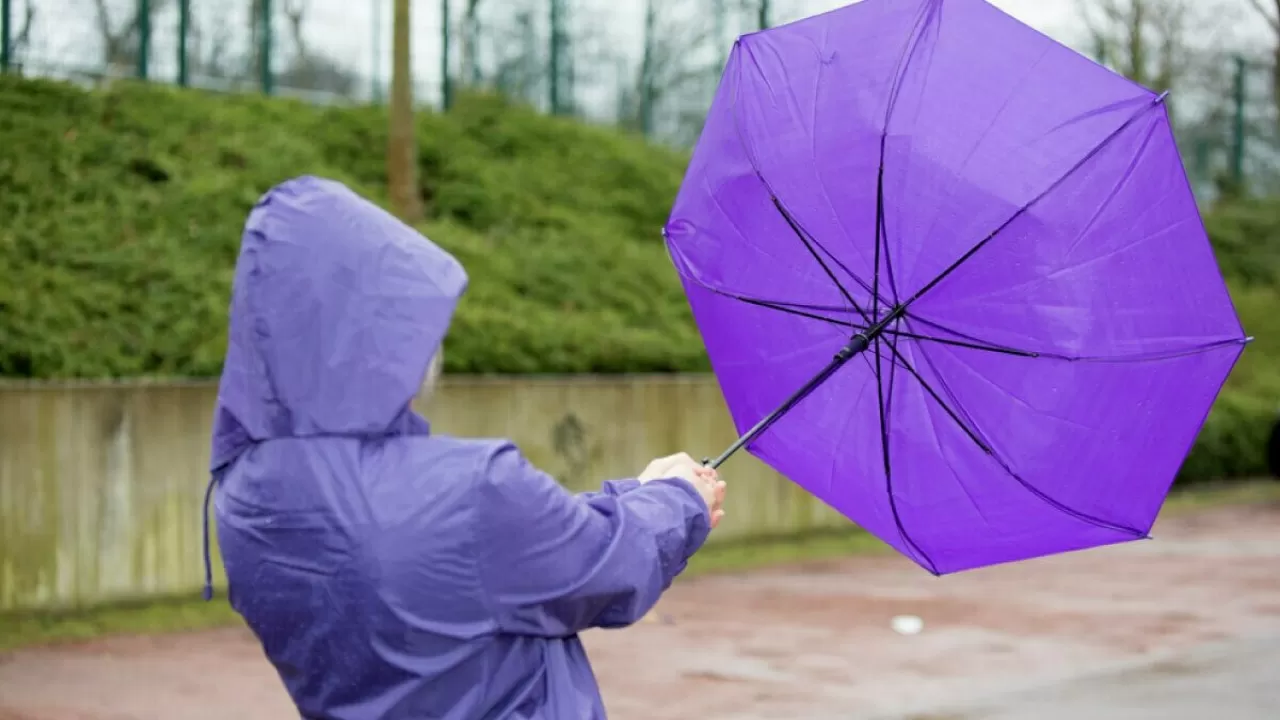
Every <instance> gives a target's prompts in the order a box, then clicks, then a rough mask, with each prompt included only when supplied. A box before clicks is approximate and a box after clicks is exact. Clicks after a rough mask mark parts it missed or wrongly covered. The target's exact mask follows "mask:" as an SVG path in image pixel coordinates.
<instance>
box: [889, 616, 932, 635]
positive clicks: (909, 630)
mask: <svg viewBox="0 0 1280 720" xmlns="http://www.w3.org/2000/svg"><path fill="white" fill-rule="evenodd" d="M889 626H890V627H892V628H893V631H894V632H896V633H898V634H899V635H915V634H917V633H919V632H920V631H921V630H923V629H924V620H921V619H920V618H919V617H917V616H915V615H898V616H896V617H894V618H893V620H891V621H889Z"/></svg>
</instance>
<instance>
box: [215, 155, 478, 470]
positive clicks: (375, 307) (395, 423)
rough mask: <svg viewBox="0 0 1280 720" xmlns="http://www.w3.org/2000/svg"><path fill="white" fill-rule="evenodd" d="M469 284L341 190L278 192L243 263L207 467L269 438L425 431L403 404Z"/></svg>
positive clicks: (267, 201)
mask: <svg viewBox="0 0 1280 720" xmlns="http://www.w3.org/2000/svg"><path fill="white" fill-rule="evenodd" d="M466 287H467V275H466V272H465V271H464V270H463V268H462V265H460V264H459V263H458V261H457V260H455V259H454V258H453V257H452V256H450V255H449V254H448V253H447V252H445V251H444V250H442V249H441V248H439V247H437V246H436V245H435V244H433V243H431V242H429V241H428V240H427V239H426V238H424V237H423V236H422V235H420V234H419V233H418V232H417V231H416V230H414V229H413V228H411V227H409V226H407V225H405V224H404V223H402V222H400V221H399V220H398V219H396V218H395V217H394V216H392V215H391V214H389V213H387V212H385V211H383V210H382V209H381V208H379V207H377V206H376V205H374V204H372V203H370V202H369V201H367V200H365V199H364V198H362V197H360V196H359V195H357V194H355V193H354V192H352V191H351V190H349V189H348V188H346V187H345V186H343V185H341V184H340V183H337V182H333V181H331V180H324V179H320V178H314V177H302V178H298V179H295V180H291V181H288V182H285V183H283V184H281V185H279V186H277V187H275V188H274V189H272V190H271V191H270V192H268V193H267V194H266V195H265V196H264V197H263V198H262V200H260V201H259V202H258V204H257V206H256V207H255V208H254V209H253V211H252V212H251V213H250V215H249V219H248V221H247V222H246V224H245V229H244V236H243V240H242V242H241V248H240V259H239V261H238V262H237V265H236V275H235V282H234V287H233V290H232V300H231V322H230V331H229V345H228V349H227V358H226V363H225V367H224V370H223V374H222V381H221V386H220V387H219V390H218V407H217V414H216V416H215V428H214V433H213V448H212V454H211V466H212V467H211V470H214V471H216V470H217V469H218V468H220V467H222V466H224V465H226V464H227V463H229V462H231V461H232V460H234V459H235V458H236V456H237V455H239V453H241V452H243V451H244V449H245V448H246V447H248V446H249V445H250V443H253V442H258V441H262V440H267V439H271V438H284V437H308V436H320V435H335V436H360V437H371V436H376V435H382V434H387V433H395V432H412V431H413V430H414V428H415V427H419V423H420V420H419V419H418V418H415V417H414V416H413V414H412V412H410V410H409V403H410V402H411V401H412V400H413V397H414V395H415V394H416V393H417V391H418V388H419V387H420V386H421V384H422V379H423V376H424V374H425V373H426V369H427V365H428V363H429V362H430V360H431V356H432V355H433V354H434V353H435V351H436V349H437V348H438V347H439V346H440V343H441V342H442V341H443V339H444V336H445V334H446V333H447V332H448V329H449V322H450V320H451V319H452V317H453V311H454V308H455V307H456V306H457V303H458V299H459V298H460V297H461V296H462V294H463V292H464V291H465V290H466ZM419 429H421V428H420V427H419Z"/></svg>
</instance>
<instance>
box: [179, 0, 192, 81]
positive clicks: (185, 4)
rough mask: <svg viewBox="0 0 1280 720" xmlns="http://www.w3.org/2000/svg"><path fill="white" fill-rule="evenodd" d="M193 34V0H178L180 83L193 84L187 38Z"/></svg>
mask: <svg viewBox="0 0 1280 720" xmlns="http://www.w3.org/2000/svg"><path fill="white" fill-rule="evenodd" d="M190 34H191V0H178V84H179V85H181V86H182V87H187V86H188V85H190V84H191V74H190V73H191V69H190V67H189V66H188V62H189V61H188V59H187V38H188V36H189V35H190Z"/></svg>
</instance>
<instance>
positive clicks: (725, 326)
mask: <svg viewBox="0 0 1280 720" xmlns="http://www.w3.org/2000/svg"><path fill="white" fill-rule="evenodd" d="M774 198H776V200H777V204H775V202H774ZM784 211H785V212H784ZM788 216H789V217H790V218H791V220H792V221H794V227H792V225H791V224H789V222H788ZM665 235H666V237H667V245H668V248H669V250H670V252H671V255H672V258H673V260H674V262H675V264H676V267H677V270H678V271H679V274H680V277H681V278H682V280H683V282H684V286H685V289H686V291H687V293H688V296H689V300H690V303H691V305H692V308H693V311H694V314H695V316H696V318H697V322H698V325H699V327H700V329H701V331H702V334H703V337H704V338H705V341H706V344H707V348H708V352H709V353H710V356H711V361H712V365H713V367H714V369H715V372H716V374H717V376H718V377H719V379H720V383H721V386H722V389H723V391H724V395H725V397H726V400H727V402H728V404H729V407H730V410H731V412H732V415H733V418H734V421H735V422H736V424H737V426H738V428H739V430H740V431H745V430H746V429H747V428H749V427H751V426H752V425H754V424H755V423H756V422H757V421H758V420H760V419H761V418H763V417H765V416H766V415H767V414H768V413H769V412H770V411H772V410H773V409H774V408H775V407H777V406H778V405H779V404H780V403H782V402H783V400H784V399H785V398H786V397H787V396H788V395H789V394H791V393H792V392H793V391H795V390H796V389H797V388H800V387H801V386H802V385H803V384H804V383H805V382H806V381H807V380H808V379H809V378H810V377H813V376H814V375H815V374H816V373H817V372H818V371H819V370H820V369H821V368H822V367H823V366H825V365H826V364H827V363H828V362H829V361H830V360H831V359H832V357H833V355H834V354H835V353H836V352H837V351H839V350H840V349H841V348H842V347H844V346H845V345H846V344H847V343H849V342H850V338H851V336H852V335H853V334H854V333H855V332H858V331H859V329H860V328H869V327H872V326H874V325H876V324H877V323H880V322H886V323H887V324H885V326H884V331H883V333H882V334H880V335H879V336H878V337H877V338H876V339H875V341H874V342H873V343H872V346H871V348H870V349H869V350H867V351H866V352H864V353H862V354H861V355H860V356H858V357H855V358H854V359H853V360H851V361H849V362H848V363H847V364H845V365H844V366H842V367H841V368H840V369H839V370H838V371H837V372H836V373H835V374H834V376H832V377H831V378H830V379H829V380H827V381H826V382H825V383H824V384H823V385H822V386H820V387H819V389H817V390H816V391H815V392H813V393H812V394H811V395H809V396H808V397H807V398H805V399H804V400H803V401H802V402H800V404H799V405H798V406H796V407H795V408H794V409H792V410H791V411H790V412H789V413H787V414H786V415H784V416H783V417H782V419H781V420H779V421H778V422H777V423H775V424H774V425H773V426H772V427H770V428H769V429H768V430H767V431H766V432H765V433H764V434H763V435H761V436H760V437H759V438H758V439H757V440H756V441H754V442H753V443H752V444H750V445H749V446H748V449H749V451H751V452H752V453H753V454H755V455H757V456H758V457H760V458H762V459H763V460H764V461H765V462H767V463H768V464H770V465H771V466H773V467H774V468H776V469H777V470H778V471H780V472H781V473H783V474H785V475H786V476H788V477H790V478H791V479H792V480H794V481H795V482H797V483H799V484H800V485H802V486H803V487H805V488H806V489H807V490H809V491H811V492H813V493H814V494H816V495H817V496H818V497H820V498H822V499H823V500H825V501H826V502H827V503H829V504H830V505H831V506H833V507H834V508H836V509H837V510H839V511H840V512H842V513H844V514H845V515H847V516H848V517H849V518H851V519H852V520H854V521H855V522H857V523H858V524H859V525H861V526H863V527H864V528H866V529H867V530H869V531H870V532H872V533H874V534H875V535H876V536H878V537H879V538H881V539H883V540H884V541H885V542H887V543H889V544H890V545H892V546H893V547H895V548H897V549H898V550H899V551H901V552H902V553H904V554H905V555H907V556H908V557H911V558H912V559H913V560H915V561H916V562H918V563H919V564H920V565H922V566H923V567H925V568H926V569H928V570H930V571H932V572H935V573H938V574H941V573H947V572H954V571H959V570H964V569H969V568H975V567H980V566H984V565H991V564H995V563H1001V562H1008V561H1015V560H1020V559H1025V558H1030V557H1035V556H1040V555H1046V554H1050V553H1057V552H1064V551H1069V550H1076V549H1082V548H1087V547H1092V546H1098V545H1103V544H1108V543H1115V542H1121V541H1125V540H1132V539H1135V538H1143V537H1146V536H1147V535H1148V532H1149V530H1150V528H1151V526H1152V524H1153V522H1154V520H1155V517H1156V514H1157V512H1158V510H1159V508H1160V505H1161V503H1162V502H1163V499H1164V497H1165V495H1166V494H1167V492H1168V489H1169V486H1170V484H1171V482H1172V480H1173V478H1174V476H1175V474H1176V472H1177V470H1178V468H1179V465H1180V464H1181V462H1182V461H1183V459H1184V457H1185V455H1186V453H1187V451H1188V450H1189V448H1190V446H1191V444H1192V442H1193V440H1194V438H1195V436H1196V434H1197V432H1198V430H1199V428H1200V426H1201V424H1202V423H1203V420H1204V418H1205V415H1206V413H1207V411H1208V410H1209V407H1210V406H1211V404H1212V403H1213V401H1214V398H1215V397H1216V394H1217V393H1218V391H1219V389H1220V387H1221V385H1222V383H1223V381H1224V379H1225V378H1226V376H1227V374H1228V373H1229V371H1230V369H1231V367H1232V365H1233V363H1234V362H1235V360H1236V359H1237V357H1238V356H1239V354H1240V352H1241V350H1242V348H1243V346H1244V344H1245V342H1246V340H1245V338H1244V335H1243V331H1242V329H1241V327H1240V324H1239V321H1238V320H1237V318H1236V315H1235V313H1234V311H1233V308H1232V305H1231V301H1230V299H1229V297H1228V294H1227V290H1226V287H1225V285H1224V283H1223V281H1222V277H1221V275H1220V273H1219V272H1218V269H1217V266H1216V263H1215V259H1214V256H1213V253H1212V251H1211V249H1210V245H1209V242H1208V239H1207V237H1206V235H1205V231H1204V228H1203V226H1202V224H1201V221H1200V217H1199V214H1198V211H1197V208H1196V204H1195V200H1194V198H1193V196H1192V193H1191V190H1190V188H1189V185H1188V183H1187V180H1186V176H1185V173H1184V171H1183V168H1182V165H1181V161H1180V158H1179V156H1178V153H1177V150H1176V148H1175V145H1174V138H1173V134H1172V132H1171V131H1170V125H1169V119H1168V116H1167V113H1166V110H1165V107H1164V104H1163V102H1162V98H1160V97H1158V96H1156V95H1155V94H1154V93H1152V92H1150V91H1149V90H1147V89H1145V88H1143V87H1140V86H1138V85H1136V84H1134V83H1132V82H1130V81H1129V80H1126V79H1125V78H1123V77H1120V76H1118V75H1116V74H1114V73H1112V72H1110V71H1109V70H1107V69H1106V68H1104V67H1101V66H1099V65H1097V64H1095V63H1094V62H1092V61H1090V60H1088V59H1087V58H1085V57H1083V56H1081V55H1078V54H1077V53H1075V52H1073V51H1071V50H1070V49H1068V48H1066V47H1064V46H1062V45H1060V44H1058V43H1056V42H1054V41H1053V40H1051V39H1049V38H1048V37H1046V36H1044V35H1042V34H1040V33H1038V32H1036V31H1035V30H1033V29H1031V28H1029V27H1026V26H1024V25H1022V24H1021V23H1019V22H1018V21H1016V20H1014V19H1013V18H1011V17H1009V16H1007V15H1005V14H1004V13H1002V12H1001V11H1000V10H998V9H996V8H995V7H993V6H992V5H990V4H988V3H986V2H983V0H865V2H861V3H858V4H855V5H851V6H848V7H845V8H842V9H839V10H835V11H832V12H830V13H827V14H825V15H821V16H818V17H814V18H810V19H807V20H802V21H799V22H796V23H794V24H791V25H787V26H783V27H778V28H774V29H771V30H767V31H764V32H760V33H756V34H753V35H749V36H746V37H744V38H742V39H740V40H739V42H738V43H737V44H736V45H735V47H734V49H733V52H732V54H731V56H730V58H729V62H728V65H727V68H726V71H725V74H724V77H723V79H722V81H721V85H720V87H719V90H718V92H717V95H716V97H715V100H714V104H713V106H712V109H711V111H710V114H709V116H708V118H707V122H706V126H705V129H704V131H703V134H702V137H701V138H700V140H699V143H698V145H697V147H696V149H695V152H694V155H693V159H692V163H691V165H690V168H689V170H688V174H687V176H686V179H685V182H684V184H683V186H682V188H681V190H680V193H679V196H678V198H677V200H676V203H675V207H674V209H673V211H672V214H671V219H670V221H669V223H668V224H667V226H666V228H665ZM957 263H959V264H958V265H957ZM824 266H825V267H824ZM828 271H829V273H830V274H828ZM833 279H834V281H833ZM836 281H838V284H839V286H843V288H845V289H846V290H847V292H848V297H846V296H845V295H844V294H843V293H842V291H841V289H840V287H839V286H838V285H837V282H836ZM873 294H874V296H875V298H874V299H873ZM851 300H852V303H851ZM854 304H856V308H855V307H854ZM895 308H898V309H903V312H905V315H904V316H903V317H900V318H896V319H895V318H894V317H893V315H892V309H895ZM863 332H867V331H866V330H863Z"/></svg>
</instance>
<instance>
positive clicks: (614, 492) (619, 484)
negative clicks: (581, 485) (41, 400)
mask: <svg viewBox="0 0 1280 720" xmlns="http://www.w3.org/2000/svg"><path fill="white" fill-rule="evenodd" d="M638 487H640V481H639V480H635V479H630V480H605V481H604V483H602V484H601V485H600V489H599V490H588V491H587V492H580V493H578V497H580V498H582V499H583V500H593V499H595V498H598V497H600V496H601V495H611V496H618V495H622V494H623V493H629V492H631V491H632V490H635V489H636V488H638Z"/></svg>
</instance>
